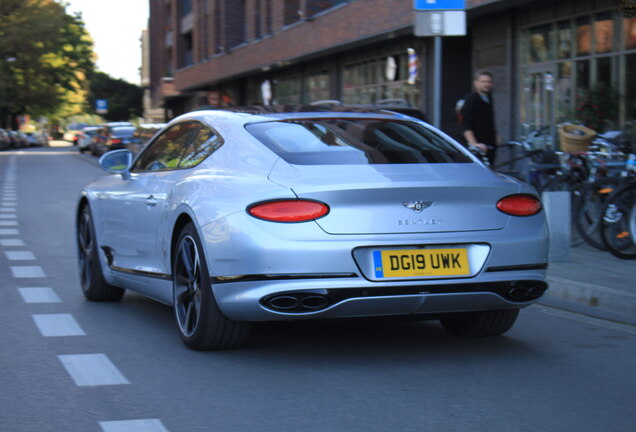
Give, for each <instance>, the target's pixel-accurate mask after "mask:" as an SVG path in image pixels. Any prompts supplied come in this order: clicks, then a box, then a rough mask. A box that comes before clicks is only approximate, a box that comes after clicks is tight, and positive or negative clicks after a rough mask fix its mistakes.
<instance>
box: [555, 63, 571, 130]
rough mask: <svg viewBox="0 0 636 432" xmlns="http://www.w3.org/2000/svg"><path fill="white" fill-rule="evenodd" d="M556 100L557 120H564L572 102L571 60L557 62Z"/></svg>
mask: <svg viewBox="0 0 636 432" xmlns="http://www.w3.org/2000/svg"><path fill="white" fill-rule="evenodd" d="M556 100H557V117H558V120H557V121H562V120H565V119H566V118H567V116H568V115H569V111H570V106H571V103H572V62H563V63H559V75H558V79H557V94H556Z"/></svg>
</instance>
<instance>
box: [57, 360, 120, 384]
mask: <svg viewBox="0 0 636 432" xmlns="http://www.w3.org/2000/svg"><path fill="white" fill-rule="evenodd" d="M57 357H58V358H59V359H60V361H61V362H62V365H64V367H65V368H66V371H67V372H68V374H69V375H70V376H71V378H72V379H73V381H74V382H75V384H76V385H78V386H80V387H92V386H102V385H117V384H130V382H129V381H128V380H127V379H126V377H124V375H122V373H121V372H119V369H117V368H116V367H115V365H114V364H113V363H112V362H111V361H110V360H109V359H108V357H106V355H104V354H70V355H58V356H57Z"/></svg>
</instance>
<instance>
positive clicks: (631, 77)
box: [625, 54, 636, 121]
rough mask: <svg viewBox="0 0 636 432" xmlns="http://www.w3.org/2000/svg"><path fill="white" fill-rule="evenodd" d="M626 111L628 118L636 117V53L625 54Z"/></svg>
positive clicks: (633, 118) (632, 119)
mask: <svg viewBox="0 0 636 432" xmlns="http://www.w3.org/2000/svg"><path fill="white" fill-rule="evenodd" d="M625 71H626V73H625V82H626V87H625V111H626V113H625V114H626V117H627V119H628V120H631V121H634V120H635V119H636V54H629V55H627V56H625Z"/></svg>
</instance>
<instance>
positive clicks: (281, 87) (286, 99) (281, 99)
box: [273, 76, 301, 105]
mask: <svg viewBox="0 0 636 432" xmlns="http://www.w3.org/2000/svg"><path fill="white" fill-rule="evenodd" d="M273 95H274V103H275V104H281V105H285V104H299V103H301V101H300V99H301V94H300V78H299V77H297V76H294V77H289V78H282V79H277V80H274V89H273Z"/></svg>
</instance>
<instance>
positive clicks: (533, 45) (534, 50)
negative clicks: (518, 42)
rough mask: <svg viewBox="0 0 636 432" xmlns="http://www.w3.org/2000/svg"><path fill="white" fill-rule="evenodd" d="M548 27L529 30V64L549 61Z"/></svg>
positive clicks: (549, 42)
mask: <svg viewBox="0 0 636 432" xmlns="http://www.w3.org/2000/svg"><path fill="white" fill-rule="evenodd" d="M550 51H551V38H550V26H540V27H534V28H532V29H530V62H531V63H542V62H546V61H548V60H550V59H551V55H550Z"/></svg>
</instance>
